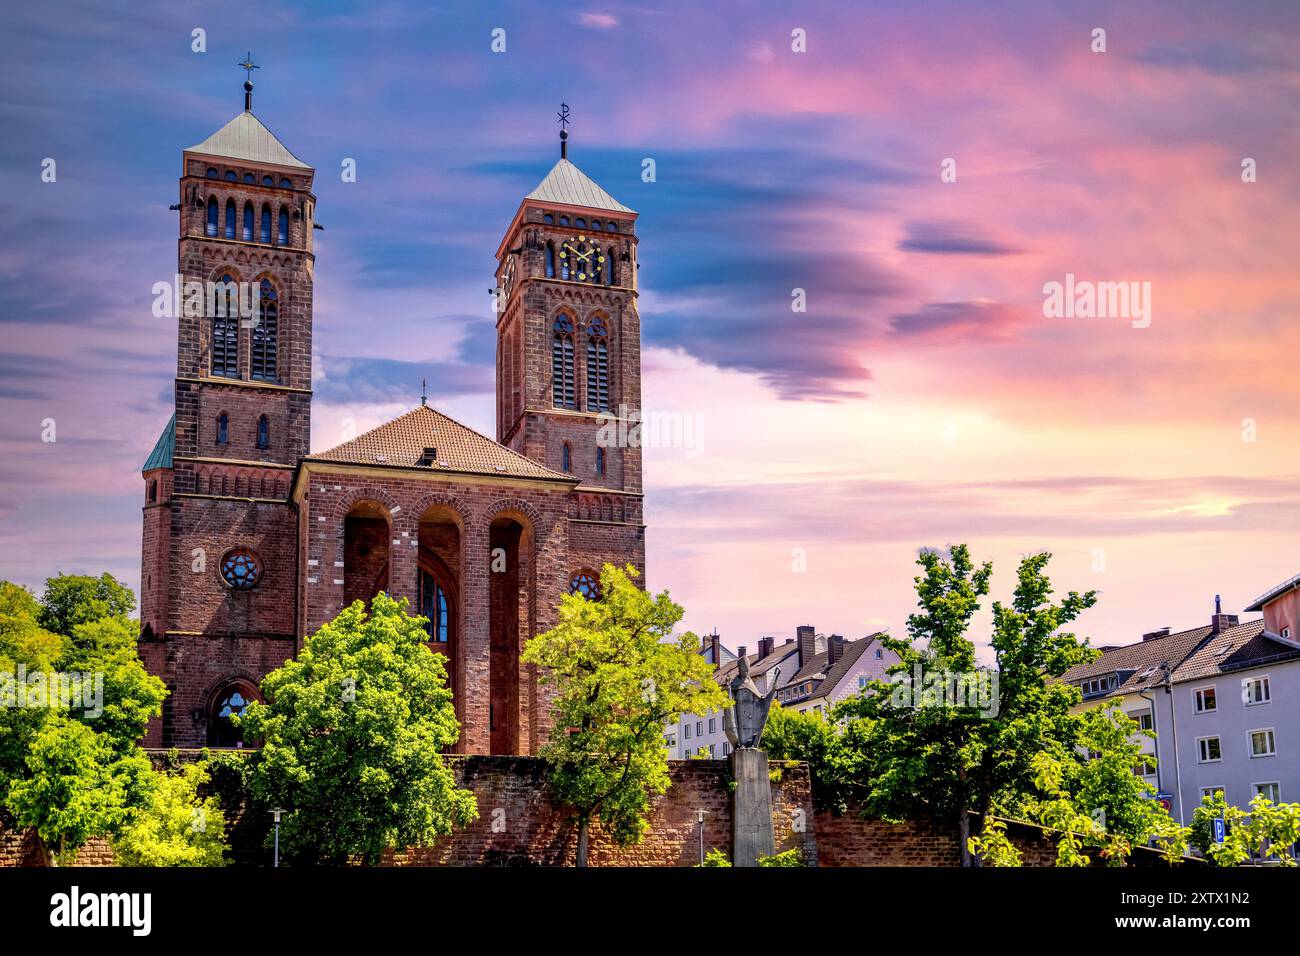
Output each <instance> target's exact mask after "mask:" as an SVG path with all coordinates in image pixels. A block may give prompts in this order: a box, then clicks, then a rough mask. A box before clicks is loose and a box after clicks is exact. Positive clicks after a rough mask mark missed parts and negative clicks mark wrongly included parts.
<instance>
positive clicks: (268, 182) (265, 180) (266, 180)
mask: <svg viewBox="0 0 1300 956" xmlns="http://www.w3.org/2000/svg"><path fill="white" fill-rule="evenodd" d="M262 185H263V186H274V185H275V177H274V176H263V177H262Z"/></svg>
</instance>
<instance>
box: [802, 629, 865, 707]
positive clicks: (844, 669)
mask: <svg viewBox="0 0 1300 956" xmlns="http://www.w3.org/2000/svg"><path fill="white" fill-rule="evenodd" d="M879 636H880V634H879V633H876V634H869V635H868V636H866V637H863V638H860V639H859V640H856V641H845V642H844V643H843V644H841V645H840V656H839V657H837V658H835V663H834V664H832V665H831V666H830V669H829V670H828V669H827V667H826V652H825V651H823V652H821V653H820V654H814V655H813V657H812V659H811V660H809V661H807V662H806V663H805V664H804V666H803V667H801V668H799V672H798V673H797V674H795V675H793V676H792V677H791V678H790V680H788V681H787V682H786V683H787V684H798V683H801V682H803V681H806V680H809V679H816V680H817V682H818V683H817V686H816V687H814V688H813V689H812V693H811V694H809V695H808V696H809V697H821V696H824V693H823V689H824V692H825V693H830V692H831V691H832V690H834V689H835V688H836V687H837V686H839V683H840V681H842V680H843V679H844V675H846V674H847V673H848V672H849V671H850V670H852V668H853V666H854V665H855V664H857V662H858V658H860V657H861V656H862V655H863V653H865V652H866V650H867V648H868V647H870V646H872V645H873V644H875V643H876V638H878V637H879ZM827 640H830V638H827Z"/></svg>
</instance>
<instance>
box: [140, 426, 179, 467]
mask: <svg viewBox="0 0 1300 956" xmlns="http://www.w3.org/2000/svg"><path fill="white" fill-rule="evenodd" d="M175 454H176V414H175V412H173V413H172V417H171V421H169V422H168V423H167V427H165V428H164V429H163V430H162V434H161V435H159V436H158V441H157V442H155V443H154V446H153V451H151V452H149V457H148V458H147V459H145V463H144V467H143V468H141V469H140V470H141V471H142V472H144V471H153V470H154V469H155V468H170V467H171V466H172V456H173V455H175Z"/></svg>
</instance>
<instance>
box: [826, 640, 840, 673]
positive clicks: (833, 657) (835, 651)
mask: <svg viewBox="0 0 1300 956" xmlns="http://www.w3.org/2000/svg"><path fill="white" fill-rule="evenodd" d="M843 656H844V638H843V637H841V636H840V635H839V634H832V635H831V636H830V637H828V638H826V669H827V670H830V667H831V665H832V664H834V663H835V662H836V661H838V660H839V659H840V658H841V657H843Z"/></svg>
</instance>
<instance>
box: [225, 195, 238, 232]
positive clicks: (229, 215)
mask: <svg viewBox="0 0 1300 956" xmlns="http://www.w3.org/2000/svg"><path fill="white" fill-rule="evenodd" d="M237 215H238V214H237V213H236V212H235V201H234V200H233V199H227V200H226V238H227V239H234V238H235V217H236V216H237Z"/></svg>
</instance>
